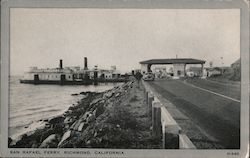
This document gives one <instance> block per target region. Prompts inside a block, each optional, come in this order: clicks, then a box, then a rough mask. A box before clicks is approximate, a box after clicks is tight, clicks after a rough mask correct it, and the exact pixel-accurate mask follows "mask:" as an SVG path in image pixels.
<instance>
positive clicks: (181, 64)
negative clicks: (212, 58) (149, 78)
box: [140, 58, 206, 79]
mask: <svg viewBox="0 0 250 158" xmlns="http://www.w3.org/2000/svg"><path fill="white" fill-rule="evenodd" d="M205 62H206V61H204V60H198V59H192V58H174V59H150V60H145V61H141V62H140V64H141V72H142V74H145V73H147V72H152V70H151V66H152V65H169V64H172V65H173V78H174V79H178V78H180V77H185V76H186V75H187V72H186V65H187V64H192V65H193V64H198V65H201V67H200V68H201V72H203V71H204V70H203V69H204V64H205ZM201 76H203V74H201Z"/></svg>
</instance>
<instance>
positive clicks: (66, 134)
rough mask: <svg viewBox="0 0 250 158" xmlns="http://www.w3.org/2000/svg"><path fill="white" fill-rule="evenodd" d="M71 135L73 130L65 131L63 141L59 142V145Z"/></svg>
mask: <svg viewBox="0 0 250 158" xmlns="http://www.w3.org/2000/svg"><path fill="white" fill-rule="evenodd" d="M70 135H71V131H70V130H69V131H67V132H65V133H64V134H63V136H62V139H61V141H60V142H59V143H58V147H60V145H61V144H62V143H63V142H64V141H65V140H66V139H68V138H69V137H70Z"/></svg>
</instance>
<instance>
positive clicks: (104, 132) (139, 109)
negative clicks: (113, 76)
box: [9, 81, 161, 149]
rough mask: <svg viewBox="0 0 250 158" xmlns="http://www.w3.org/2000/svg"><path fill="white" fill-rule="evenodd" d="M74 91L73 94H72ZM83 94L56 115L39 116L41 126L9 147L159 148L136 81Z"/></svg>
mask: <svg viewBox="0 0 250 158" xmlns="http://www.w3.org/2000/svg"><path fill="white" fill-rule="evenodd" d="M73 95H77V94H73ZM81 95H83V98H82V99H81V101H79V102H78V103H77V104H76V105H72V106H71V107H69V109H68V110H67V111H66V112H65V113H64V114H63V115H60V116H57V117H54V118H52V119H49V120H43V121H44V122H45V127H44V128H42V129H36V130H35V131H34V132H33V133H32V134H24V135H22V137H21V138H20V140H18V141H17V142H15V141H12V140H11V138H9V147H10V148H120V149H126V148H130V149H133V148H135V149H136V148H161V141H160V140H158V139H155V138H154V137H152V135H151V131H150V124H151V123H150V121H149V120H148V117H147V110H146V106H145V104H144V102H145V100H144V98H143V88H142V86H140V83H138V82H134V81H129V82H126V83H124V84H123V85H121V86H116V87H115V88H113V89H111V90H108V91H105V92H101V93H96V92H82V93H81Z"/></svg>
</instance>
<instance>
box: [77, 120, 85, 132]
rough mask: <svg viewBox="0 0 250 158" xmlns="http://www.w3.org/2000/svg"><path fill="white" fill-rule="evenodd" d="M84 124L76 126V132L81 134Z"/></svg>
mask: <svg viewBox="0 0 250 158" xmlns="http://www.w3.org/2000/svg"><path fill="white" fill-rule="evenodd" d="M84 124H85V123H84V122H82V123H80V125H79V126H78V131H79V132H81V131H82V129H83V127H84Z"/></svg>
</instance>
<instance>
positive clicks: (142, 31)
mask: <svg viewBox="0 0 250 158" xmlns="http://www.w3.org/2000/svg"><path fill="white" fill-rule="evenodd" d="M176 55H177V57H178V58H195V59H201V60H205V61H206V65H205V66H209V62H210V61H212V62H213V65H214V66H230V64H231V63H233V62H234V61H236V60H237V59H238V58H240V11H239V10H238V9H86V8H85V9H84V8H75V9H71V8H67V9H63V8H61V9H59V8H54V9H53V8H50V9H48V8H32V9H29V8H26V9H25V8H11V11H10V71H11V74H13V75H15V74H22V73H23V72H25V71H27V70H28V69H29V67H31V66H37V67H38V68H55V67H58V66H59V60H60V59H63V65H64V66H81V67H83V66H84V57H87V58H88V66H89V68H93V67H94V65H98V67H99V68H108V69H109V68H110V66H112V65H116V67H117V69H119V70H121V71H122V72H126V71H131V70H132V69H137V68H140V64H139V62H140V61H143V60H149V59H159V58H176Z"/></svg>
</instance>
